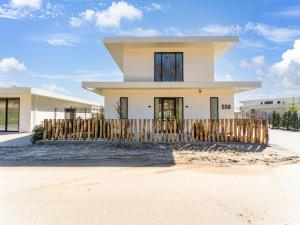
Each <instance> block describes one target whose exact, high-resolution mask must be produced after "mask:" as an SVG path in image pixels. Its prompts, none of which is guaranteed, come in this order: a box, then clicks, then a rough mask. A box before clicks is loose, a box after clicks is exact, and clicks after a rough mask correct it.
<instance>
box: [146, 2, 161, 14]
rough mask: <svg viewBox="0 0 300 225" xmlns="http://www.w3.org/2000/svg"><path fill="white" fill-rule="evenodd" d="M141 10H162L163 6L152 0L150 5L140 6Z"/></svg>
mask: <svg viewBox="0 0 300 225" xmlns="http://www.w3.org/2000/svg"><path fill="white" fill-rule="evenodd" d="M142 9H143V10H145V11H148V12H151V11H162V10H163V6H162V5H161V4H159V3H156V2H152V3H151V4H150V6H145V7H142Z"/></svg>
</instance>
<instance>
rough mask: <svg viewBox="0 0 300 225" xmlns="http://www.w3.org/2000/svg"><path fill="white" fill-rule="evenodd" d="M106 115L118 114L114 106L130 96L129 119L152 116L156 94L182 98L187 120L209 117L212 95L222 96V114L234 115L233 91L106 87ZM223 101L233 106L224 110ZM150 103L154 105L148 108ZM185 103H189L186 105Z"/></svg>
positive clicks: (220, 99) (113, 116) (109, 117)
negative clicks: (108, 88)
mask: <svg viewBox="0 0 300 225" xmlns="http://www.w3.org/2000/svg"><path fill="white" fill-rule="evenodd" d="M104 96H105V106H104V115H105V118H107V119H116V118H117V117H118V115H117V112H116V110H115V107H114V105H115V104H116V103H117V102H119V99H120V97H128V118H129V119H153V118H154V97H183V105H184V107H183V111H184V119H209V118H210V97H219V117H220V118H233V117H234V107H233V106H234V91H233V90H232V89H222V90H216V89H214V90H213V89H207V90H202V92H201V93H199V91H198V89H187V90H174V89H168V90H160V89H150V90H144V89H141V90H140V89H138V90H136V89H135V90H124V89H123V90H113V89H112V90H106V91H105V93H104ZM222 104H231V109H221V105H222ZM148 106H151V108H149V107H148ZM185 106H188V108H186V107H185Z"/></svg>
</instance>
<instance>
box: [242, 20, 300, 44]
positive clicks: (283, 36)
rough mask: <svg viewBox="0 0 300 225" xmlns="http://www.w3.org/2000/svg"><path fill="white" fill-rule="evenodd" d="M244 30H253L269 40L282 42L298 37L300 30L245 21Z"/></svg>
mask: <svg viewBox="0 0 300 225" xmlns="http://www.w3.org/2000/svg"><path fill="white" fill-rule="evenodd" d="M245 31H253V32H255V33H256V34H258V35H261V36H263V37H264V38H266V39H267V40H269V41H272V42H276V43H283V42H288V41H291V40H294V39H296V38H299V37H300V30H299V29H296V28H287V27H273V26H269V25H266V24H261V23H247V24H246V26H245Z"/></svg>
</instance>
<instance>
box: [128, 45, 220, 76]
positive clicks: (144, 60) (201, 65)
mask: <svg viewBox="0 0 300 225" xmlns="http://www.w3.org/2000/svg"><path fill="white" fill-rule="evenodd" d="M155 52H183V76H184V81H213V80H214V51H213V49H212V48H208V47H205V48H204V47H203V48H195V47H193V48H188V47H184V48H125V49H124V53H123V67H124V81H154V53H155Z"/></svg>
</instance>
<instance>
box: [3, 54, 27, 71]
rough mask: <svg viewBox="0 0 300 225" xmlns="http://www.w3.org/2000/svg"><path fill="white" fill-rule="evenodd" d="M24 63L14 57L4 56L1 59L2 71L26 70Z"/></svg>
mask: <svg viewBox="0 0 300 225" xmlns="http://www.w3.org/2000/svg"><path fill="white" fill-rule="evenodd" d="M25 70H26V67H25V65H24V63H22V62H19V61H18V60H17V59H15V58H14V57H10V58H3V59H1V60H0V72H11V71H25Z"/></svg>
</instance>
